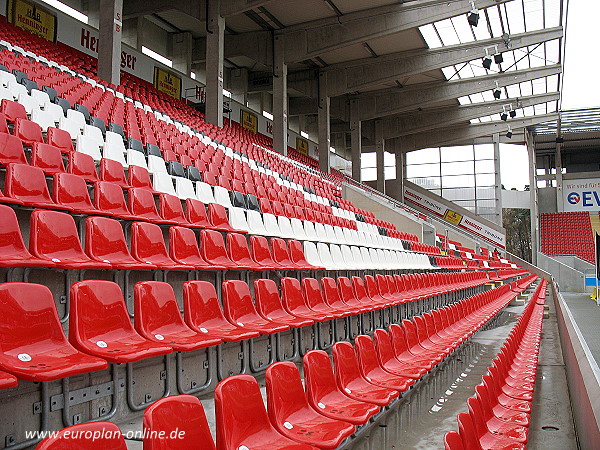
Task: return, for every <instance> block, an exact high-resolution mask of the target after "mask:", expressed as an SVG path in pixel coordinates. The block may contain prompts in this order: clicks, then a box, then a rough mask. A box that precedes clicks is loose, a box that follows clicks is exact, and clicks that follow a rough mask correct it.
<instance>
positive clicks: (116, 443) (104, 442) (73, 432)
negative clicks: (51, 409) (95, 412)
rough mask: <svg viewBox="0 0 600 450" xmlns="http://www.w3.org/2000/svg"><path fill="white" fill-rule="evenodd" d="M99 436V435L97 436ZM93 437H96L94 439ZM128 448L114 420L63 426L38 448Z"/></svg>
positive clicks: (105, 449)
mask: <svg viewBox="0 0 600 450" xmlns="http://www.w3.org/2000/svg"><path fill="white" fill-rule="evenodd" d="M96 436H97V437H96ZM92 437H94V438H93V439H92ZM76 448H85V449H86V450H107V449H110V450H127V444H125V438H124V437H123V433H122V432H121V430H120V429H119V427H118V426H116V425H115V424H114V423H112V422H102V421H100V422H88V423H80V424H78V425H73V426H70V427H67V428H63V429H62V430H60V431H59V432H58V433H56V434H52V435H51V436H49V437H47V438H46V439H44V440H43V441H42V442H40V443H39V444H38V446H37V447H36V449H37V450H66V449H76Z"/></svg>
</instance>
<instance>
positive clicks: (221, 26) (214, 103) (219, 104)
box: [206, 0, 225, 127]
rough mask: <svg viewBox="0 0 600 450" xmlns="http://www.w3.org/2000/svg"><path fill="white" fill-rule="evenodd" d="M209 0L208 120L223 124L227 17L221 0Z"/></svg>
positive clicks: (207, 43)
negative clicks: (223, 12) (222, 13)
mask: <svg viewBox="0 0 600 450" xmlns="http://www.w3.org/2000/svg"><path fill="white" fill-rule="evenodd" d="M207 1H208V20H207V35H206V121H207V122H209V123H212V124H213V125H217V126H219V127H222V126H223V49H224V42H225V19H224V18H223V17H221V13H220V12H221V0H207Z"/></svg>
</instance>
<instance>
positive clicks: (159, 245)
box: [131, 222, 175, 265]
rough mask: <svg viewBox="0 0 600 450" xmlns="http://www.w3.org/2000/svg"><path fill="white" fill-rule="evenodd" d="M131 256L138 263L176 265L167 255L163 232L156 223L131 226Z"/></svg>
mask: <svg viewBox="0 0 600 450" xmlns="http://www.w3.org/2000/svg"><path fill="white" fill-rule="evenodd" d="M131 254H132V255H133V257H134V258H135V259H137V260H138V261H143V262H149V263H150V264H172V265H175V262H174V261H173V260H172V259H171V258H169V255H168V254H167V248H166V246H165V240H164V238H163V234H162V230H161V229H160V227H159V226H158V225H156V224H154V223H147V222H134V223H133V224H131Z"/></svg>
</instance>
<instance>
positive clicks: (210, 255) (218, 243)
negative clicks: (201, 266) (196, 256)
mask: <svg viewBox="0 0 600 450" xmlns="http://www.w3.org/2000/svg"><path fill="white" fill-rule="evenodd" d="M200 242H201V248H200V253H201V255H202V258H203V259H204V260H205V261H207V262H208V263H212V264H216V265H225V266H226V267H235V264H234V263H233V261H231V259H230V258H229V256H228V255H227V249H226V248H225V241H224V239H223V235H222V234H221V233H220V232H218V231H216V230H206V229H204V230H201V231H200Z"/></svg>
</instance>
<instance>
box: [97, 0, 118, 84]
mask: <svg viewBox="0 0 600 450" xmlns="http://www.w3.org/2000/svg"><path fill="white" fill-rule="evenodd" d="M122 21H123V0H100V18H99V30H98V31H99V33H98V34H99V36H100V42H99V43H98V76H99V77H100V78H102V79H103V80H105V81H107V82H109V83H113V84H120V83H121V34H122V28H123V22H122Z"/></svg>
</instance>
